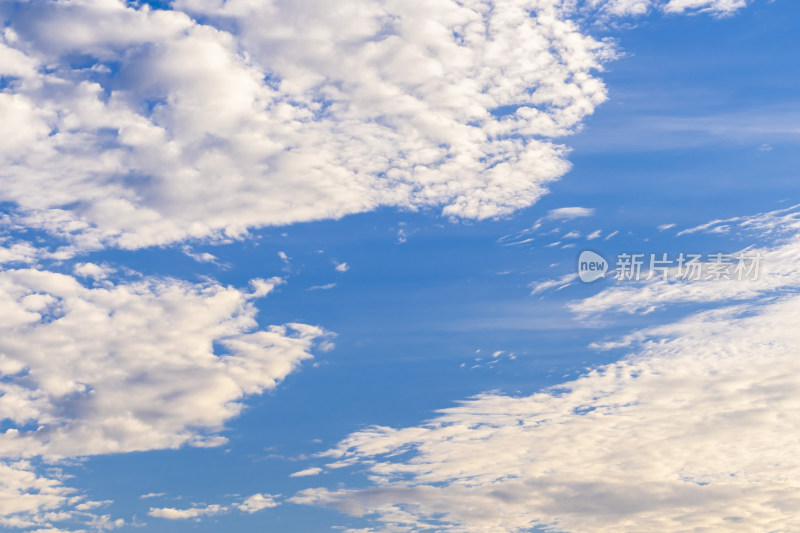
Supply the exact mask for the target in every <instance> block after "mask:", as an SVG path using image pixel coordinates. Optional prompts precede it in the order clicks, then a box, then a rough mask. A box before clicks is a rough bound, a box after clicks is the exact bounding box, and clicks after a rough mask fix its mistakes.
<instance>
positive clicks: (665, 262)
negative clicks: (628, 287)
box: [578, 250, 764, 283]
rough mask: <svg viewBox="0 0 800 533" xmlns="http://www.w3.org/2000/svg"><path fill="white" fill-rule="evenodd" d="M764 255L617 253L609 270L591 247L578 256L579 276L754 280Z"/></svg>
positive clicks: (588, 278)
mask: <svg viewBox="0 0 800 533" xmlns="http://www.w3.org/2000/svg"><path fill="white" fill-rule="evenodd" d="M763 259H764V257H763V255H762V254H761V252H758V251H749V252H740V253H738V254H725V253H710V254H695V253H683V252H681V253H679V254H675V255H673V256H670V255H669V254H666V253H661V254H652V253H651V254H645V253H620V254H618V255H617V257H616V264H615V268H614V270H611V272H609V270H610V268H609V263H608V261H606V259H605V258H604V257H603V256H602V255H600V254H598V253H597V252H593V251H591V250H584V251H583V252H581V255H580V257H579V258H578V277H579V278H580V280H581V281H583V282H585V283H591V282H592V281H595V280H598V279H600V278H602V277H606V273H609V275H612V274H613V278H614V279H615V280H617V281H647V280H653V279H656V280H663V281H720V280H735V281H756V280H758V279H759V276H760V275H761V267H762V262H763Z"/></svg>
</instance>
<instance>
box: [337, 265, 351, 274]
mask: <svg viewBox="0 0 800 533" xmlns="http://www.w3.org/2000/svg"><path fill="white" fill-rule="evenodd" d="M348 270H350V266H349V265H348V264H347V263H336V272H347V271H348Z"/></svg>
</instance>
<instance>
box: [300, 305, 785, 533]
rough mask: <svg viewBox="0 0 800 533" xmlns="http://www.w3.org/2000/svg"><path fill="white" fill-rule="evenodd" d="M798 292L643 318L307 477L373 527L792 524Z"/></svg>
mask: <svg viewBox="0 0 800 533" xmlns="http://www.w3.org/2000/svg"><path fill="white" fill-rule="evenodd" d="M799 315H800V297H797V296H791V297H787V298H784V299H782V300H779V301H777V302H775V303H772V304H768V305H763V306H760V305H755V306H747V307H733V308H726V309H723V310H717V311H713V312H707V313H703V314H699V315H695V316H692V317H690V318H689V319H687V320H684V321H681V322H678V323H676V324H672V325H669V326H663V327H659V328H655V329H653V330H650V331H646V332H643V334H642V335H641V337H640V341H641V344H640V345H639V348H638V351H637V353H636V354H635V355H631V356H630V357H628V358H626V359H624V360H622V361H621V362H618V363H614V364H611V365H607V366H604V367H602V368H599V369H597V370H594V371H592V372H590V373H588V374H586V375H585V376H583V377H581V378H579V379H577V380H575V381H571V382H568V383H565V384H563V385H562V386H559V387H557V388H555V389H552V390H545V391H542V392H539V393H537V394H534V395H532V396H527V397H509V396H504V395H499V394H486V395H482V396H479V397H477V398H475V399H472V400H469V401H466V402H463V403H461V404H460V405H459V406H457V407H453V408H450V409H446V410H444V411H442V412H441V413H440V414H439V415H438V416H437V417H436V418H434V419H433V420H431V421H429V422H427V423H425V424H422V425H420V426H417V427H408V428H405V429H392V428H388V427H373V428H369V429H366V430H363V431H359V432H357V433H354V434H352V435H350V436H349V437H348V438H346V439H345V440H344V441H342V442H341V443H340V445H339V446H338V447H337V448H335V449H334V450H332V451H330V452H329V453H328V454H327V455H329V456H331V457H333V458H334V459H336V460H337V461H340V460H342V459H345V460H357V461H358V464H359V468H362V469H366V470H367V471H368V474H369V476H370V479H371V480H372V482H373V484H372V486H371V487H369V488H365V489H343V488H337V489H335V490H328V489H321V488H319V489H309V490H306V491H303V492H301V493H299V494H298V495H296V496H295V497H294V498H292V501H294V502H295V503H306V504H315V505H327V506H333V507H335V508H337V509H339V510H341V511H343V512H346V513H348V514H352V515H356V516H365V517H369V518H372V519H374V521H376V522H378V523H381V524H383V526H382V527H378V528H377V529H376V531H377V530H379V531H393V532H402V531H407V532H410V531H449V532H454V533H473V532H474V533H478V532H480V533H513V532H522V531H529V530H530V529H531V528H534V527H536V526H543V527H546V528H548V529H551V530H557V531H608V532H616V531H618V532H623V531H638V532H643V533H644V532H651V531H652V532H662V531H689V530H691V531H792V530H795V529H798V528H800V518H798V515H797V513H796V482H797V479H798V478H800V459H798V457H800V455H798V454H797V453H795V452H796V450H797V443H796V442H795V441H796V438H795V435H796V431H795V428H796V420H795V416H794V415H793V413H795V412H796V411H797V410H798V407H799V406H800V395H799V394H798V391H800V382H799V381H798V376H800V360H798V358H797V357H796V346H797V345H798V342H800V330H798V329H797V328H796V327H794V324H795V322H796V317H797V316H799Z"/></svg>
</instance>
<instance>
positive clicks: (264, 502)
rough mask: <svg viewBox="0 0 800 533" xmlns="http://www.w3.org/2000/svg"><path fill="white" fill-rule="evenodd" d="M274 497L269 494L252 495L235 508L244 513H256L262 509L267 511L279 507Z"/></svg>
mask: <svg viewBox="0 0 800 533" xmlns="http://www.w3.org/2000/svg"><path fill="white" fill-rule="evenodd" d="M275 498H276V496H273V495H271V494H253V495H252V496H249V497H247V498H245V499H244V501H242V503H239V504H237V505H236V508H237V509H239V510H240V511H244V512H245V513H251V514H252V513H256V512H258V511H261V510H262V509H269V508H272V507H277V506H278V505H280V504H279V503H278V502H277V501H275Z"/></svg>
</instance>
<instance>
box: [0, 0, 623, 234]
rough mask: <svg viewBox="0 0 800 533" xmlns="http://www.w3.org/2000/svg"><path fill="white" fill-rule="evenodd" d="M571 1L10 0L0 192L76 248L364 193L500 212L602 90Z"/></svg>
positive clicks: (600, 46) (237, 226)
mask: <svg viewBox="0 0 800 533" xmlns="http://www.w3.org/2000/svg"><path fill="white" fill-rule="evenodd" d="M572 12H573V10H571V9H567V8H565V7H563V6H562V5H561V2H554V1H552V0H500V1H496V2H490V1H487V0H472V1H467V2H453V1H451V0H435V1H434V2H430V1H425V2H421V1H420V2H417V1H412V2H409V1H402V2H401V1H393V0H382V1H377V0H349V1H348V2H344V3H337V5H336V9H331V8H330V4H327V3H324V2H317V1H315V0H303V1H300V2H297V1H292V2H288V1H286V2H284V1H274V2H262V3H253V2H247V1H238V0H234V1H229V2H220V1H217V0H180V1H178V2H175V3H174V5H173V9H171V10H155V9H150V8H148V7H147V6H143V7H136V6H134V5H128V4H125V3H123V2H120V1H115V0H82V1H80V2H31V3H27V2H20V3H13V2H5V3H4V4H3V6H2V7H1V8H0V16H2V17H3V19H4V25H5V29H4V30H3V32H2V36H1V37H0V76H2V79H3V89H2V92H0V113H2V115H3V117H4V120H3V124H2V128H4V129H5V130H7V131H6V132H5V134H0V139H2V141H0V161H2V168H3V171H2V173H0V182H2V198H0V199H2V200H3V201H6V202H10V203H11V205H14V206H16V207H17V209H16V213H15V215H16V220H17V221H18V222H20V223H22V224H25V225H27V226H32V227H38V228H43V229H46V230H48V231H50V232H53V233H55V234H59V235H62V236H65V237H68V238H70V239H72V240H73V241H74V242H75V243H77V244H78V245H80V246H84V247H97V246H104V245H113V246H120V247H126V248H137V247H142V246H148V245H154V244H163V243H168V242H173V241H177V240H182V239H185V238H191V237H196V238H208V237H211V238H230V237H236V236H241V235H242V234H244V233H245V232H246V231H247V229H248V228H251V227H258V226H262V225H268V224H286V223H291V222H296V221H304V220H312V219H319V218H328V217H334V218H335V217H340V216H343V215H345V214H348V213H356V212H361V211H365V210H370V209H373V208H375V207H377V206H380V205H394V206H404V207H410V208H417V207H423V206H441V207H443V210H444V213H445V214H447V215H454V216H459V217H476V218H483V217H491V216H495V215H499V214H502V213H506V212H508V211H510V210H513V209H516V208H520V207H524V206H527V205H530V204H531V203H533V202H534V201H535V200H536V199H537V198H538V197H539V196H540V195H541V194H542V193H543V191H544V188H543V187H544V184H545V183H546V182H548V181H549V180H552V179H554V178H557V177H558V176H560V175H562V174H563V173H564V172H565V171H566V170H567V168H568V163H567V162H566V160H565V159H564V154H565V150H564V147H563V146H561V145H558V144H554V142H553V139H555V138H558V137H561V136H563V135H567V134H569V133H571V132H573V131H575V129H576V128H577V127H579V125H580V123H581V120H582V118H583V117H585V116H586V115H587V114H589V113H591V112H592V111H593V109H594V108H595V106H596V105H597V104H599V103H600V102H602V101H603V100H604V99H605V89H604V87H603V84H602V83H601V82H600V81H599V80H598V79H597V78H596V77H595V76H594V72H596V71H597V69H598V67H599V66H600V64H601V62H602V61H603V60H604V59H605V58H608V57H610V55H611V51H610V49H609V46H608V45H606V44H604V43H602V42H599V41H598V40H596V39H593V38H591V37H589V36H587V35H584V34H582V33H581V31H580V28H579V27H578V26H577V25H576V24H575V23H573V22H571V21H570V20H569V15H570V14H571V13H572ZM197 20H202V21H203V23H199V22H197ZM198 57H202V58H203V60H202V61H197V60H196V58H198ZM0 133H1V132H0Z"/></svg>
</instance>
